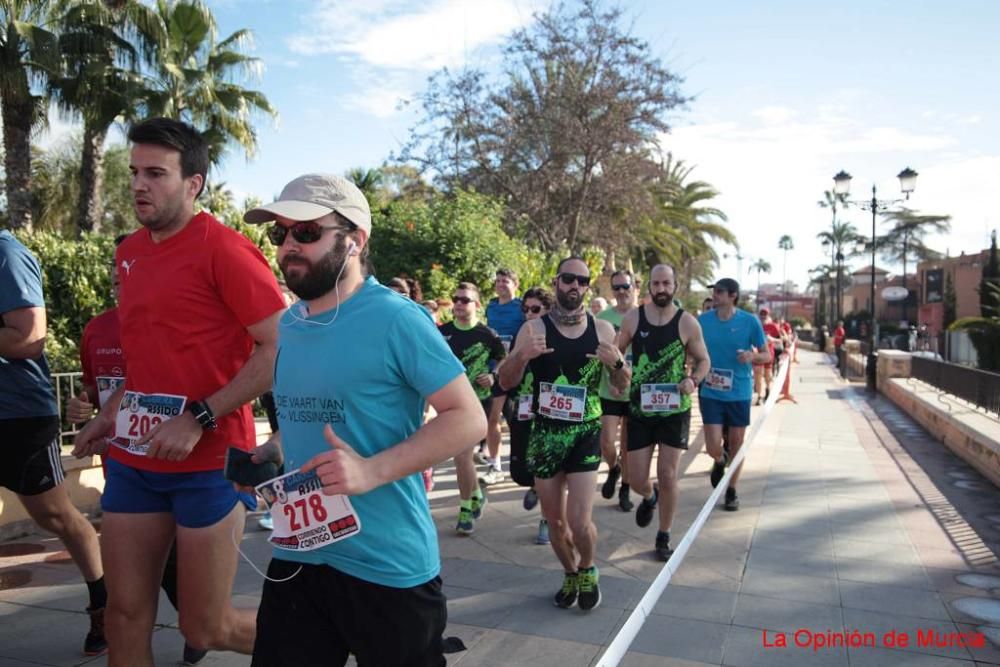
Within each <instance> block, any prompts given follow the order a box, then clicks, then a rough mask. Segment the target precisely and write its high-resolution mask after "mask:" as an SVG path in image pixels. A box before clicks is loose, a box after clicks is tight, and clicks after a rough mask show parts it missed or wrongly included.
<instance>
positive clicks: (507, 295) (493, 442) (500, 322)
mask: <svg viewBox="0 0 1000 667" xmlns="http://www.w3.org/2000/svg"><path fill="white" fill-rule="evenodd" d="M493 285H494V289H496V292H497V295H496V298H493V299H490V302H489V303H488V304H486V324H487V325H488V326H489V327H490V328H491V329H493V330H494V331H495V332H497V335H499V336H500V340H501V341H503V346H504V349H506V350H507V351H508V352H509V351H510V346H511V344H512V343H513V342H514V336H516V335H517V332H518V330H519V329H520V328H521V325H522V324H524V314H523V313H522V312H521V300H520V299H518V298H517V296H516V295H517V285H518V282H517V274H516V273H514V272H513V271H512V270H510V269H505V268H500V269H497V272H496V281H495V282H494V283H493ZM513 398H514V397H513V396H512V395H509V394H506V393H504V392H503V391H501V389H500V385H499V384H497V385H494V386H493V400H492V403H491V404H490V421H489V426H488V428H487V431H486V447H487V451H488V453H489V457H486V458H485V459H479V460H482V461H483V462H485V463H488V464H489V470H487V471H486V474H484V475H483V476H482V477H481V478H480V479H481V480H482V481H483V484H496V483H497V482H499V481H501V480H503V467H502V466H501V465H500V440H501V437H502V434H501V432H500V417H501V416H502V415H503V413H504V408H505V407H507V402H508V400H512V399H513ZM507 412H508V413H509V412H510V409H508V410H507ZM481 452H482V450H480V452H479V456H482V453H481Z"/></svg>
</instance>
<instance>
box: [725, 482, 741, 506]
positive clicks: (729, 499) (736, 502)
mask: <svg viewBox="0 0 1000 667" xmlns="http://www.w3.org/2000/svg"><path fill="white" fill-rule="evenodd" d="M722 508H723V509H724V510H726V511H727V512H735V511H736V510H738V509H739V508H740V499H739V497H738V496H737V495H736V489H734V488H733V487H729V488H728V489H726V502H725V504H724V505H723V506H722Z"/></svg>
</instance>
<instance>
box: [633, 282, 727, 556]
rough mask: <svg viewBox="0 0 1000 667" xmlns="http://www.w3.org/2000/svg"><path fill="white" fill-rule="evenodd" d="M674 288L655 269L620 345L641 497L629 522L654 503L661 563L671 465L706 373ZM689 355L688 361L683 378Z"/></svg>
mask: <svg viewBox="0 0 1000 667" xmlns="http://www.w3.org/2000/svg"><path fill="white" fill-rule="evenodd" d="M676 289H677V283H676V282H675V280H674V270H673V267H670V266H667V265H666V264H657V265H656V266H654V267H653V269H652V271H650V273H649V297H650V300H651V303H649V304H647V305H645V306H642V307H641V308H637V309H635V310H633V311H630V312H629V313H628V314H627V315H626V316H625V319H624V320H623V321H622V329H621V333H619V335H618V347H619V349H621V350H622V351H624V350H626V349H627V348H628V346H629V344H631V345H632V355H633V357H632V359H633V369H632V384H631V387H630V389H629V429H628V449H629V467H630V472H631V476H632V486H633V488H634V489H635V490H636V491H637V492H638V493H639V495H641V496H642V502H640V503H639V507H638V509H636V511H635V522H636V524H638V525H639V526H640V527H646V526H648V525H649V523H650V521H652V520H653V509H654V508H655V507H656V505H657V500H659V505H660V528H659V531H658V532H657V533H656V542H655V550H656V557H657V558H659V559H660V560H662V561H666V560H668V559H669V558H670V555H671V554H672V553H673V549H671V547H670V527H671V524H672V523H673V520H674V511H675V510H676V508H677V496H678V486H677V464H678V463H679V462H680V458H681V452H683V451H684V450H686V449H687V448H688V431H689V430H690V426H691V394H692V393H694V391H695V390H696V389H697V388H698V384H699V383H700V382H701V381H702V379H704V377H705V375H706V374H707V373H708V369H709V367H710V362H709V359H708V352H707V351H706V350H705V341H704V340H703V339H702V335H701V327H700V326H699V325H698V320H696V319H695V318H694V316H693V315H691V314H690V313H686V312H684V311H683V310H682V309H680V308H678V307H677V306H676V305H675V304H674V294H675V293H676ZM688 357H690V358H691V360H692V361H693V366H694V367H693V369H692V371H691V375H688V374H687V370H686V362H687V359H688ZM657 446H659V455H658V456H657V460H656V477H657V481H658V483H659V486H658V487H656V486H654V485H652V484H650V481H649V466H650V463H651V462H652V460H653V450H654V449H655V448H656V447H657Z"/></svg>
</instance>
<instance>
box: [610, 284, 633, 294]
mask: <svg viewBox="0 0 1000 667" xmlns="http://www.w3.org/2000/svg"><path fill="white" fill-rule="evenodd" d="M611 289H613V290H614V291H616V292H627V291H628V290H630V289H632V285H631V283H625V284H624V285H612V286H611Z"/></svg>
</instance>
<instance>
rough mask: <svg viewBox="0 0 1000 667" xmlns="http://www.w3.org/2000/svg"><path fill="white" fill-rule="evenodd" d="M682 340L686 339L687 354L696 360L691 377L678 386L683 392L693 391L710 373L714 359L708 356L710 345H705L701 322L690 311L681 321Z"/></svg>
mask: <svg viewBox="0 0 1000 667" xmlns="http://www.w3.org/2000/svg"><path fill="white" fill-rule="evenodd" d="M680 329H681V331H680V333H681V340H683V341H686V342H685V346H686V347H687V355H688V357H689V358H690V359H691V360H692V361H693V362H694V367H693V368H692V369H691V375H690V377H687V378H684V381H683V382H681V384H682V385H684V386H683V387H678V388H679V389H680V390H681V391H682V392H683V393H685V394H690V393H693V392H694V391H695V390H696V389H697V388H698V385H699V384H701V381H702V380H704V379H705V376H706V375H708V372H709V370H710V369H711V367H712V360H711V359H710V358H709V356H708V347H707V346H706V345H705V336H704V334H702V331H701V324H700V323H699V322H698V320H697V318H695V317H694V316H693V315H691V314H690V313H684V316H683V317H681V322H680Z"/></svg>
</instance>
